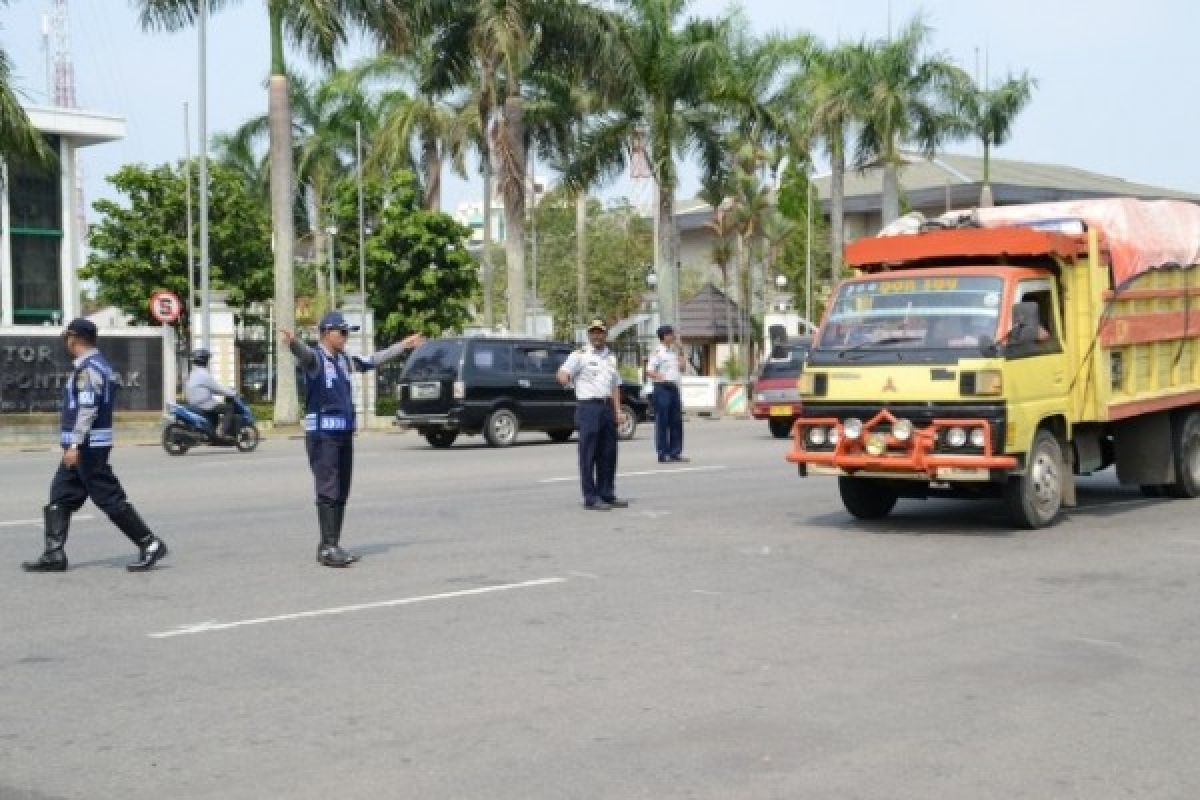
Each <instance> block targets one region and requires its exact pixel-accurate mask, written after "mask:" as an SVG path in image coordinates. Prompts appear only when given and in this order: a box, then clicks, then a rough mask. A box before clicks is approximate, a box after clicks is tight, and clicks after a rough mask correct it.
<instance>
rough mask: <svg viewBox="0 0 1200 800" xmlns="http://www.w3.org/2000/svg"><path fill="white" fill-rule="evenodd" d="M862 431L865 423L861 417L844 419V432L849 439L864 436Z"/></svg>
mask: <svg viewBox="0 0 1200 800" xmlns="http://www.w3.org/2000/svg"><path fill="white" fill-rule="evenodd" d="M862 432H863V424H862V420H861V419H858V418H857V417H849V418H848V419H844V420H842V434H843V435H845V437H846V438H847V439H851V440H853V439H857V438H858V437H860V436H862Z"/></svg>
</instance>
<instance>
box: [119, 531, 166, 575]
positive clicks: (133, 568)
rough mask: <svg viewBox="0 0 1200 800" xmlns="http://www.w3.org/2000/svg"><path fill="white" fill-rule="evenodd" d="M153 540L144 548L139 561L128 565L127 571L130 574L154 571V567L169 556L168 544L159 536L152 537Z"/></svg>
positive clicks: (126, 566)
mask: <svg viewBox="0 0 1200 800" xmlns="http://www.w3.org/2000/svg"><path fill="white" fill-rule="evenodd" d="M152 538H153V540H152V541H151V542H150V543H149V544H148V545H146V546H145V547H143V548H142V554H141V556H139V557H138V560H137V561H135V562H133V563H132V564H126V565H125V569H127V570H129V571H130V572H146V571H147V570H150V569H153V568H154V565H155V564H157V563H158V562H159V561H161V560H162V559H163V558H165V557H166V555H167V552H168V551H167V543H166V542H164V541H163V540H162V539H160V538H158V537H157V536H154V537H152Z"/></svg>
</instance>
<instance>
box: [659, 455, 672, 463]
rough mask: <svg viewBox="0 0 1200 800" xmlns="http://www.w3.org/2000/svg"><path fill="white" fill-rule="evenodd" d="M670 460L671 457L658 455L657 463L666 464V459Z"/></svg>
mask: <svg viewBox="0 0 1200 800" xmlns="http://www.w3.org/2000/svg"><path fill="white" fill-rule="evenodd" d="M670 460H671V459H669V458H667V457H666V456H659V457H658V463H660V464H666V463H667V462H668V461H670Z"/></svg>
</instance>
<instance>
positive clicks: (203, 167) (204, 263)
mask: <svg viewBox="0 0 1200 800" xmlns="http://www.w3.org/2000/svg"><path fill="white" fill-rule="evenodd" d="M196 33H197V38H198V40H199V41H198V45H199V46H198V50H199V52H200V120H199V122H200V291H201V296H200V302H201V303H203V304H204V342H203V347H204V349H205V350H207V349H209V345H210V339H209V336H210V329H211V328H212V326H211V325H210V324H209V321H210V320H209V307H210V304H209V257H208V0H200V13H199V19H198V20H197V24H196Z"/></svg>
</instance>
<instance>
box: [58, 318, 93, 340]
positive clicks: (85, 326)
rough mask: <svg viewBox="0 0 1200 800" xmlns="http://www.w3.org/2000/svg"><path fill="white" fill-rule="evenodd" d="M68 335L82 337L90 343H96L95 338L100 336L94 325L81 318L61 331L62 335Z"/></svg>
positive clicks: (69, 323) (88, 320) (74, 320)
mask: <svg viewBox="0 0 1200 800" xmlns="http://www.w3.org/2000/svg"><path fill="white" fill-rule="evenodd" d="M68 333H69V334H73V335H75V336H82V337H83V338H84V339H87V340H88V341H91V342H94V341H96V337H98V336H99V335H100V332H99V331H98V330H97V329H96V323H94V322H92V321H91V320H90V319H84V318H83V317H78V318H76V319H73V320H71V321H70V322H68V323H67V328H66V330H64V331H63V334H64V335H66V334H68Z"/></svg>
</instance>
